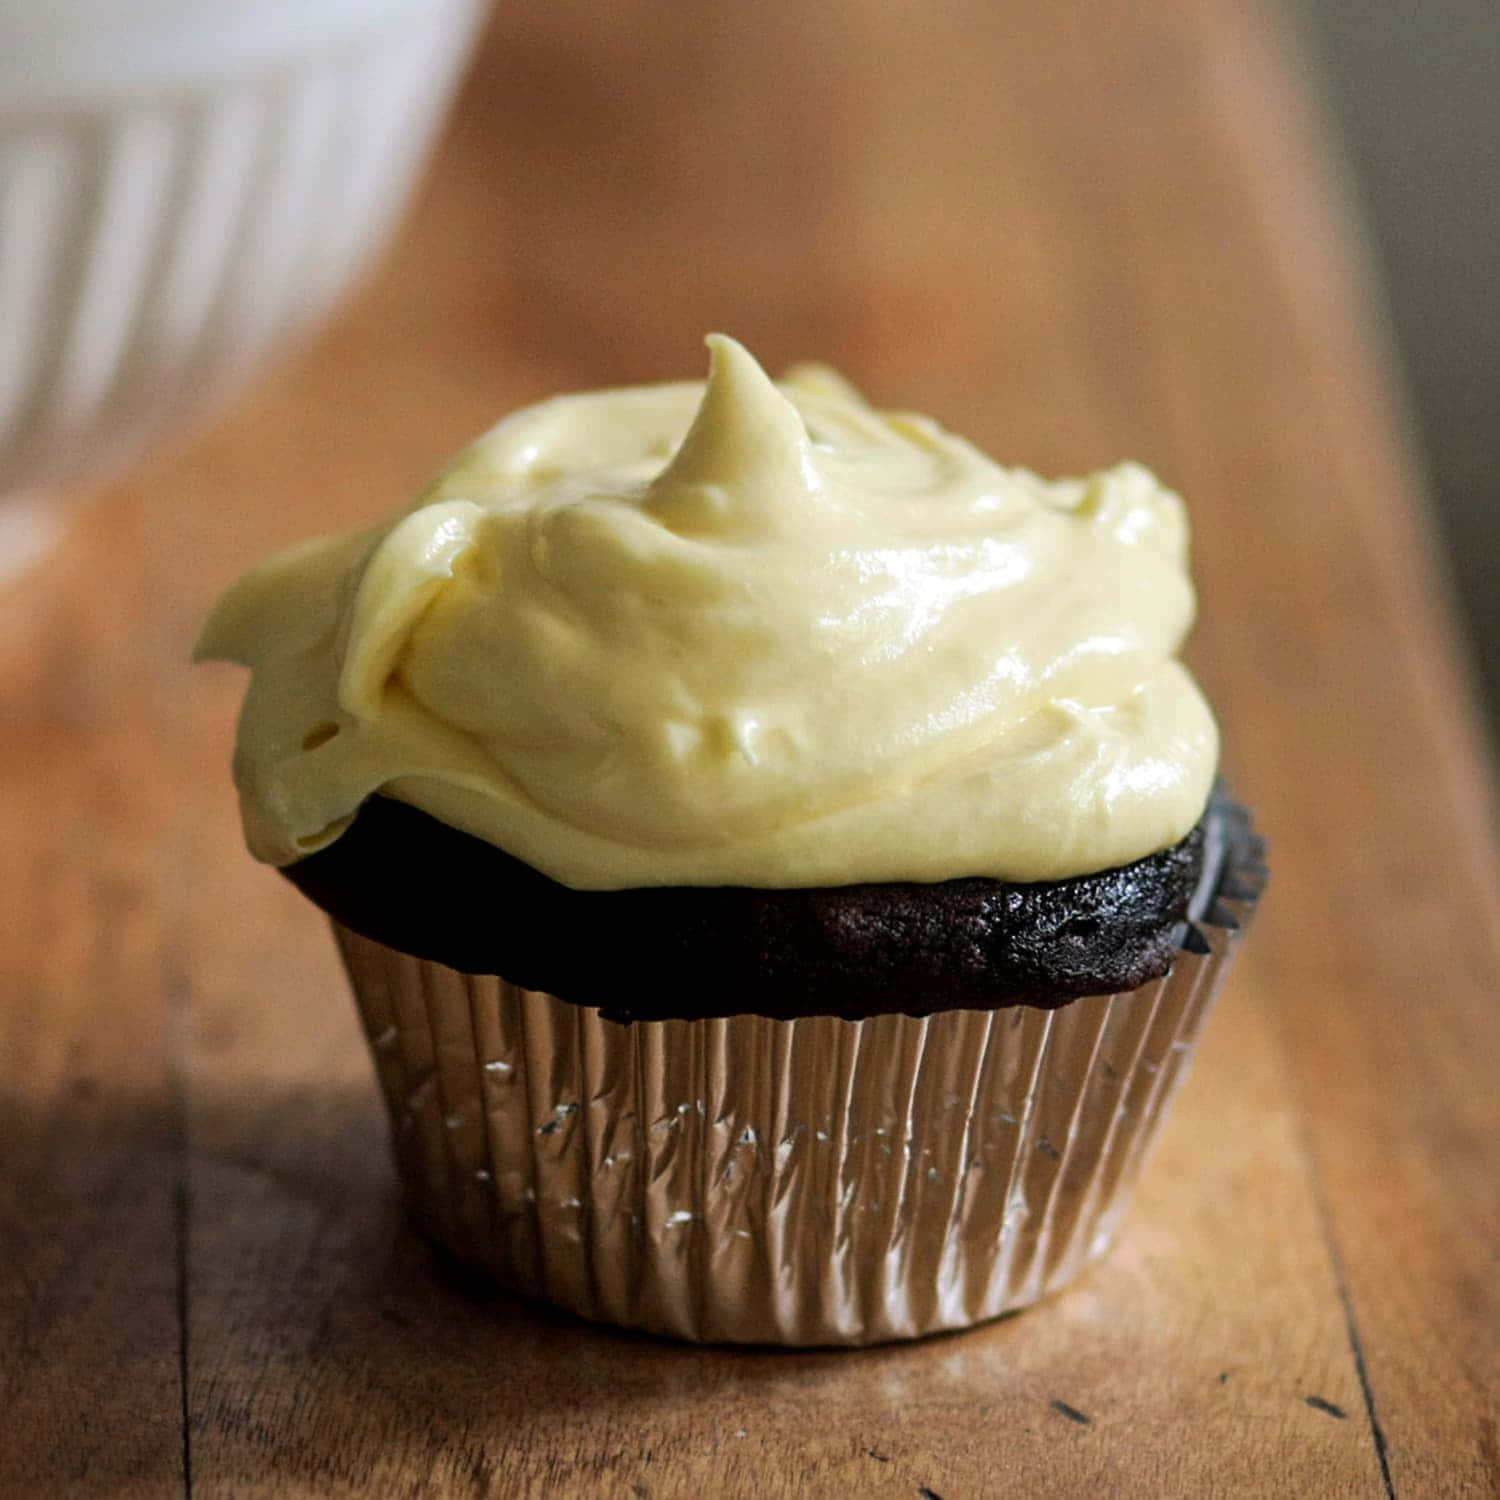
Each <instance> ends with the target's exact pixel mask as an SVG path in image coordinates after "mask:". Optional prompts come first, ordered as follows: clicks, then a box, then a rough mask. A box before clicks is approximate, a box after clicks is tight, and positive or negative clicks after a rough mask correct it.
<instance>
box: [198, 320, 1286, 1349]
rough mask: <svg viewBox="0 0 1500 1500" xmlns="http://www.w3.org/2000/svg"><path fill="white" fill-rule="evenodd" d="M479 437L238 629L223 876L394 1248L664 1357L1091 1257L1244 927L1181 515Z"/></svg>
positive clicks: (999, 1295) (847, 435)
mask: <svg viewBox="0 0 1500 1500" xmlns="http://www.w3.org/2000/svg"><path fill="white" fill-rule="evenodd" d="M709 345H710V349H711V369H710V374H709V378H708V380H707V382H706V384H705V383H701V382H684V383H678V384H669V385H660V386H648V387H638V388H628V389H621V390H613V391H604V392H595V393H589V394H582V395H570V396H562V397H558V398H555V399H553V400H550V401H546V402H543V403H542V404H540V405H538V406H534V407H531V408H528V409H526V410H523V411H520V412H517V413H515V414H514V415H512V416H510V417H508V418H507V419H506V420H505V421H503V422H501V423H500V424H499V425H498V426H497V427H495V428H494V429H492V430H491V431H490V432H489V433H487V434H486V435H485V436H484V437H482V438H481V439H479V441H478V442H476V443H475V444H474V445H473V446H472V447H470V448H469V449H467V450H466V451H465V452H463V453H462V454H460V455H459V457H458V458H457V459H456V460H455V461H454V462H453V464H452V465H451V466H450V467H449V468H447V469H446V470H445V471H444V472H443V473H442V474H441V475H440V476H439V477H438V478H437V480H436V481H435V482H434V483H433V484H432V485H431V486H430V487H429V488H428V489H427V490H426V491H425V492H424V493H423V494H422V495H421V496H420V497H419V499H418V500H417V502H416V504H415V505H414V506H412V508H410V509H409V510H407V511H405V512H404V513H402V514H400V515H398V516H397V517H396V518H395V519H394V520H392V521H388V522H385V523H382V524H381V525H379V526H377V527H375V528H373V529H371V530H369V531H365V532H362V533H360V534H357V535H354V536H350V537H343V538H336V539H331V540H320V541H315V542H311V543H308V544H306V545H303V546H301V547H298V548H296V549H294V550H292V551H291V552H288V553H286V554H284V555H282V556H281V557H279V558H276V559H275V560H273V561H272V562H270V563H267V564H265V565H263V566H262V567H260V568H259V569H257V570H256V571H255V572H253V573H251V574H249V575H248V576H247V577H246V578H244V579H242V580H241V581H240V582H239V583H237V584H236V585H235V586H234V587H233V588H232V589H231V590H230V591H229V593H228V594H227V595H226V596H225V598H224V599H223V600H222V601H221V602H220V604H219V605H218V607H217V609H216V610H215V612H214V614H213V616H212V617H211V619H210V620H209V622H208V625H207V627H206V628H205V631H204V634H203V638H202V641H201V642H200V644H199V651H198V654H199V655H200V657H222V658H228V659H231V660H234V661H237V662H240V663H242V664H244V665H245V666H248V667H249V668H250V669H251V672H252V676H251V681H250V686H249V690H248V693H247V696H246V700H245V705H244V710H243V713H242V716H241V720H240V728H239V737H238V743H237V747H236V753H235V778H236V782H237V785H238V788H239V793H240V799H241V806H242V809H243V814H244V825H245V831H246V836H247V840H248V843H249V845H250V849H251V851H252V853H254V854H255V855H256V856H257V857H258V858H260V859H262V860H265V861H267V862H268V863H270V864H273V865H275V866H277V867H278V868H280V869H281V870H282V871H283V873H284V874H285V875H286V876H287V877H288V878H289V879H291V880H292V881H293V882H294V883H295V884H296V885H297V886H298V887H299V888H300V889H301V890H302V891H303V892H304V893H306V894H307V895H308V896H309V897H310V898H311V899H312V900H313V901H315V902H316V903H317V904H318V905H319V906H320V907H321V908H322V909H323V910H324V911H325V912H326V913H327V914H328V915H329V917H330V918H331V920H332V923H333V928H334V932H335V935H336V937H337V940H338V943H339V946H340V949H341V951H342V953H343V956H344V959H345V962H346V966H347V968H348V971H349V975H350V978H351V980H352V983H353V987H354V992H355V996H356V999H357V1001H358V1004H359V1007H360V1010H361V1014H362V1017H363V1020H364V1025H365V1031H366V1034H367V1036H368V1039H369V1043H370V1047H371V1050H372V1053H373V1056H374V1061H375V1067H376V1072H377V1074H378V1076H379V1079H380V1083H381V1087H382V1089H383V1091H384V1094H385V1097H386V1101H387V1103H388V1105H389V1108H390V1113H391V1119H392V1126H393V1138H394V1145H395V1154H396V1159H397V1162H398V1165H399V1169H400V1172H401V1175H402V1178H403V1181H404V1184H405V1188H406V1191H407V1195H408V1197H409V1200H410V1203H411V1205H412V1207H413V1209H414V1211H415V1213H416V1215H417V1216H418V1218H419V1219H420V1221H421V1222H422V1224H423V1225H424V1226H425V1227H426V1228H427V1229H428V1230H429V1231H430V1232H431V1233H432V1234H433V1235H434V1236H435V1237H436V1238H437V1239H438V1240H440V1241H441V1242H442V1243H443V1244H444V1245H446V1246H447V1247H448V1248H449V1249H450V1250H451V1251H453V1252H454V1253H455V1254H456V1255H458V1256H459V1257H461V1258H462V1259H463V1260H464V1261H466V1262H469V1263H470V1264H472V1265H474V1266H477V1267H480V1268H482V1269H483V1270H485V1271H488V1272H490V1273H492V1274H493V1275H494V1277H495V1278H496V1279H497V1280H498V1281H499V1282H500V1283H502V1284H503V1285H504V1286H506V1287H508V1288H511V1289H513V1290H515V1291H518V1292H521V1293H523V1294H525V1295H528V1296H532V1297H536V1298H540V1299H543V1300H545V1301H548V1302H550V1303H553V1304H555V1305H557V1306H560V1307H563V1308H566V1309H569V1310H571V1311H573V1312H575V1313H578V1314H580V1315H582V1316H584V1317H586V1318H592V1319H598V1320H601V1321H606V1322H610V1323H615V1324H619V1325H623V1326H626V1327H632V1328H640V1329H647V1330H650V1331H653V1332H656V1333H663V1334H670V1335H675V1336H678V1337H682V1338H690V1339H704V1340H716V1341H737V1342H754V1343H784V1344H860V1343H868V1342H874V1341H879V1340H886V1339H896V1338H909V1337H914V1336H917V1335H921V1334H926V1333H932V1332H936V1331H938V1330H942V1329H953V1328H960V1327H964V1326H966V1325H968V1324H972V1323H975V1322H978V1321H981V1320H984V1319H987V1318H992V1317H995V1316H996V1315H998V1314H1000V1313H1002V1312H1006V1311H1009V1310H1011V1309H1014V1308H1017V1307H1021V1306H1024V1305H1025V1304H1027V1303H1029V1302H1032V1301H1034V1300H1035V1299H1036V1298H1038V1297H1040V1296H1042V1295H1043V1294H1045V1293H1047V1292H1049V1291H1051V1290H1053V1289H1055V1288H1057V1287H1059V1286H1061V1285H1062V1284H1063V1283H1064V1282H1066V1281H1067V1280H1068V1279H1069V1278H1070V1277H1072V1276H1073V1275H1074V1274H1076V1272H1077V1271H1078V1270H1079V1269H1080V1268H1081V1267H1082V1266H1083V1265H1084V1264H1086V1263H1087V1262H1088V1261H1089V1260H1090V1259H1091V1258H1093V1257H1094V1256H1096V1255H1098V1254H1100V1253H1101V1252H1102V1251H1103V1250H1104V1249H1105V1248H1106V1247H1107V1245H1108V1244H1109V1241H1110V1239H1111V1236H1112V1235H1113V1233H1114V1230H1115V1228H1116V1226H1117V1224H1118V1222H1119V1219H1120V1216H1121V1214H1122V1212H1123V1211H1124V1208H1125V1205H1126V1202H1127V1199H1128V1196H1129V1193H1130V1190H1131V1187H1132V1184H1133V1182H1134V1180H1135V1177H1136V1174H1137V1172H1138V1170H1139V1168H1140V1165H1141V1161H1142V1157H1143V1155H1144V1153H1145V1152H1146V1150H1147V1148H1148V1147H1149V1144H1150V1141H1151V1138H1152V1136H1153V1134H1154V1132H1155V1130H1156V1127H1157V1125H1158V1124H1159V1123H1160V1120H1161V1118H1162V1115H1163V1113H1164V1111H1165V1109H1166V1106H1167V1104H1168V1102H1169V1100H1170V1098H1171V1096H1172V1093H1173V1091H1174V1089H1175V1087H1176V1084H1177V1082H1178V1081H1179V1079H1180V1077H1181V1074H1182V1069H1183V1066H1184V1064H1185V1062H1186V1060H1187V1057H1188V1054H1189V1052H1190V1049H1191V1047H1192V1044H1193V1042H1194V1040H1195V1038H1196V1036H1197V1034H1198V1031H1199V1029H1200V1027H1201V1026H1202V1024H1203V1021H1204V1018H1205V1016H1206V1014H1207V1012H1208V1009H1209V1006H1210V1004H1211V1002H1212V999H1213V996H1214V993H1215V991H1216V989H1217V987H1218V984H1219V981H1220V980H1221V979H1222V977H1223V974H1224V971H1225V967H1226V964H1227V961H1228V959H1229V957H1230V955H1231V953H1232V952H1233V950H1234V948H1235V946H1236V943H1237V941H1238V939H1239V937H1240V936H1241V935H1242V933H1243V931H1244V928H1245V925H1246V922H1247V920H1248V918H1249V916H1250V914H1251V912H1252V910H1253V908H1254V906H1255V903H1256V900H1257V897H1258V895H1259V893H1260V889H1261V885H1262V882H1263V879H1264V874H1265V871H1264V865H1263V863H1262V848H1261V845H1260V843H1259V841H1258V840H1257V838H1256V837H1255V835H1254V833H1253V831H1252V829H1251V826H1250V822H1249V819H1248V816H1247V815H1246V813H1245V812H1244V811H1243V810H1242V809H1241V808H1239V807H1237V806H1235V805H1234V804H1233V803H1231V802H1229V801H1228V800H1227V798H1226V796H1225V795H1224V794H1223V792H1222V790H1220V789H1218V788H1217V786H1216V779H1215V778H1216V767H1217V763H1218V736H1217V731H1216V728H1215V725H1214V720H1213V717H1212V715H1211V713H1210V711H1209V709H1208V707H1207V705H1206V704H1205V702H1204V700H1203V697H1202V695H1201V694H1200V692H1199V691H1198V689H1197V687H1196V685H1195V684H1194V682H1193V681H1192V679H1191V677H1190V676H1189V674H1188V673H1187V672H1186V670H1185V669H1184V668H1183V666H1182V665H1181V663H1180V662H1179V661H1178V660H1177V656H1176V653H1177V650H1178V648H1179V646H1180V644H1181V641H1182V638H1183V636H1184V634H1185V633H1186V631H1187V628H1188V626H1189V625H1190V623H1191V619H1192V614H1193V609H1194V598H1193V591H1192V586H1191V582H1190V579H1189V576H1188V572H1187V527H1186V521H1185V517H1184V512H1183V508H1182V504H1181V502H1180V501H1179V500H1178V498H1177V497H1176V496H1175V495H1173V494H1172V493H1171V492H1170V491H1168V490H1166V489H1164V488H1163V487H1162V486H1161V485H1160V484H1159V483H1158V482H1157V481H1156V480H1155V479H1154V478H1152V476H1151V475H1150V474H1149V473H1147V472H1146V471H1145V470H1144V469H1142V468H1139V467H1137V466H1134V465H1122V466H1120V467H1117V468H1114V469H1110V470H1107V471H1105V472H1102V473H1099V474H1095V475H1093V476H1091V477H1089V478H1087V479H1081V480H1059V481H1045V480H1042V479H1040V478H1038V477H1037V476H1035V475H1033V474H1031V473H1028V472H1026V471H1024V470H1017V469H1005V468H1001V467H1000V466H999V465H997V464H995V463H994V462H992V461H991V460H990V459H988V458H986V457H985V456H984V455H983V454H982V453H980V452H979V451H978V450H976V449H975V448H974V447H972V446H971V445H970V444H968V443H966V442H964V441H963V440H962V439H960V438H957V437H955V436H953V435H951V434H949V433H947V432H945V431H943V430H942V429H941V428H940V427H938V426H937V425H936V424H935V423H933V422H931V421H929V420H928V419H926V418H923V417H919V416H912V415H891V414H887V413H882V412H877V411H875V410H874V409H872V408H871V407H870V406H869V405H867V404H866V403H865V402H864V401H863V400H862V399H861V398H860V397H859V395H858V394H857V393H856V392H855V391H853V390H852V389H851V388H850V387H849V386H848V385H847V384H845V383H844V382H843V381H842V380H841V379H839V377H838V376H836V375H834V374H833V373H832V372H831V371H828V370H825V369H821V368H816V367H807V368H801V369H798V370H794V371H792V372H791V373H790V374H789V375H788V376H787V377H786V378H785V379H784V380H782V381H781V382H780V383H779V384H777V383H773V382H772V381H771V380H770V379H769V378H768V377H767V376H766V375H765V374H764V372H763V371H762V370H761V369H760V367H759V366H758V365H757V364H756V362H755V361H754V360H753V359H752V358H751V356H750V355H749V354H748V353H747V352H746V351H745V350H744V349H743V348H741V347H740V346H739V345H738V344H736V343H735V342H734V341H733V340H731V339H728V338H724V337H719V336H715V337H712V338H710V340H709Z"/></svg>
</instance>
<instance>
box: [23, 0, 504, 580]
mask: <svg viewBox="0 0 1500 1500" xmlns="http://www.w3.org/2000/svg"><path fill="white" fill-rule="evenodd" d="M482 11H483V5H482V0H213V3H208V0H0V507H6V506H7V504H8V503H9V504H13V505H15V506H16V507H17V508H19V506H20V501H19V496H20V494H21V493H23V492H24V493H25V494H26V495H27V496H28V499H27V502H26V504H27V506H28V507H29V510H28V516H29V520H28V524H27V525H26V526H25V527H24V528H21V529H22V530H24V531H25V533H26V535H27V536H29V537H32V538H35V537H36V536H39V535H42V534H44V532H45V526H44V525H43V524H42V518H41V516H40V513H39V512H38V510H37V505H36V502H35V500H34V498H32V497H34V496H35V494H36V493H37V492H38V491H53V490H55V489H56V488H57V487H59V486H62V485H66V484H69V483H74V482H76V481H78V480H79V479H81V478H83V477H85V476H94V477H97V476H99V475H100V474H101V473H102V472H103V471H105V470H107V469H108V468H109V467H110V466H112V465H116V464H118V463H120V462H121V461H123V460H124V459H125V458H127V457H128V456H129V455H130V454H131V453H132V452H134V451H135V450H137V449H138V448H139V447H140V446H141V445H142V444H143V443H144V442H145V441H146V440H148V439H149V438H150V437H151V436H153V435H154V434H157V433H159V432H161V431H162V430H164V429H165V428H167V427H169V426H171V425H174V424H176V423H179V422H180V421H181V420H182V419H184V418H185V417H187V416H189V415H191V414H193V413H194V412H196V411H198V410H199V409H201V407H202V406H203V405H204V404H205V403H206V402H209V401H213V400H222V399H223V398H224V397H225V396H227V395H228V394H229V393H230V391H232V390H233V389H235V388H237V386H238V385H239V384H240V383H241V382H242V381H243V380H245V379H246V378H247V377H248V375H249V374H250V373H251V372H252V371H253V370H254V369H255V368H256V366H257V365H258V363H259V362H260V361H261V360H262V358H263V357H264V356H265V355H266V354H267V353H268V352H269V351H270V349H271V348H272V347H273V346H274V345H275V344H276V343H278V342H279V341H280V340H281V339H283V337H284V336H286V335H288V334H291V333H294V332H296V331H298V330H301V329H306V328H308V327H309V326H310V325H312V324H313V323H314V322H316V321H317V320H318V319H319V318H321V317H322V316H323V315H324V314H325V313H326V312H327V311H328V309H329V308H330V306H331V305H332V304H333V303H334V302H335V301H336V300H337V298H338V297H339V295H340V293H342V292H343V291H344V290H345V289H346V288H347V287H348V286H349V285H350V283H351V282H352V281H353V280H355V278H356V277H357V276H358V274H359V272H360V271H361V270H362V269H363V268H364V267H365V265H366V264H368V262H369V260H370V259H371V257H372V256H373V255H374V253H375V252H376V251H377V250H378V249H379V248H380V247H381V246H382V245H383V243H384V242H385V240H386V238H387V236H388V233H389V231H390V230H391V228H392V227H393V225H394V223H395V221H396V219H397V216H398V215H399V213H400V211H401V208H402V207H403V205H404V203H405V201H406V198H407V195H408V193H409V191H410V189H411V187H412V185H413V183H414V182H415V180H416V177H417V174H418V172H419V170H420V169H421V167H422V165H423V163H424V162H425V160H426V157H427V154H428V151H429V148H430V146H431V144H432V140H433V137H434V135H435V133H436V130H437V127H438V125H439V124H440V123H441V119H442V116H443V112H444V109H445V107H446V105H447V102H448V99H449V97H450V96H451V93H452V90H453V87H454V84H455V82H456V80H457V77H458V74H459V70H460V67H461V65H462V63H463V61H464V59H465V57H466V55H467V52H468V48H469V44H470V42H471V40H472V38H473V36H474V33H475V30H476V27H477V23H478V21H479V19H480V16H481V14H482ZM8 497H16V498H14V499H11V500H9V501H8ZM0 513H3V512H0ZM39 528H40V529H39ZM14 529H16V528H14V527H11V528H3V527H0V538H3V537H4V536H5V535H8V534H9V530H14ZM36 550H37V549H36V548H35V547H32V546H28V547H27V548H25V549H7V548H5V547H4V546H0V576H3V575H4V574H5V573H6V572H7V571H9V570H13V569H14V568H15V567H17V566H18V565H19V562H20V554H21V552H25V553H26V554H29V555H34V554H35V552H36ZM7 551H9V554H10V559H11V560H10V564H9V568H8V566H7Z"/></svg>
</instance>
